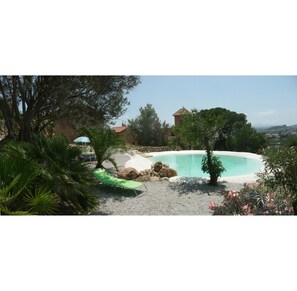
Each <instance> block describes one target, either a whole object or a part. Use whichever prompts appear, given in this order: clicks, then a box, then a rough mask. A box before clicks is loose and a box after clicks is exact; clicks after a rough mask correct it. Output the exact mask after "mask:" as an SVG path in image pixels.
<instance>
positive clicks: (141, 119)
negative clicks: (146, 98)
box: [129, 104, 169, 146]
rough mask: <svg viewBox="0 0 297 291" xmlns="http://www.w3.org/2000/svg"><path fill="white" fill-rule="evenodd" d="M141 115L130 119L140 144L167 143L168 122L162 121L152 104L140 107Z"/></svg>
mask: <svg viewBox="0 0 297 291" xmlns="http://www.w3.org/2000/svg"><path fill="white" fill-rule="evenodd" d="M139 111H140V115H139V116H137V117H136V118H135V119H131V120H129V126H130V128H131V131H132V133H133V135H134V136H135V139H136V141H137V143H138V144H140V145H143V146H162V145H166V144H167V141H168V140H167V130H168V127H169V126H168V124H167V123H166V122H165V121H164V122H163V123H161V121H160V119H159V117H158V115H157V113H156V111H155V109H154V108H153V106H152V105H151V104H147V105H146V106H145V107H144V108H142V107H141V108H140V109H139Z"/></svg>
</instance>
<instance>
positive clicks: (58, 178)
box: [0, 136, 98, 214]
mask: <svg viewBox="0 0 297 291" xmlns="http://www.w3.org/2000/svg"><path fill="white" fill-rule="evenodd" d="M79 154H80V149H79V148H76V147H70V146H69V144H68V142H67V140H66V139H65V138H63V137H61V136H56V137H54V138H52V139H49V140H47V139H45V138H44V137H42V136H35V137H34V139H33V143H19V144H8V145H7V146H6V147H5V148H4V153H3V155H4V157H5V159H7V160H8V161H7V162H6V163H8V164H9V161H14V163H13V164H14V165H15V166H16V170H15V172H13V171H11V173H12V175H14V176H17V174H18V173H19V174H20V175H21V178H22V179H24V177H26V176H27V175H29V174H27V173H32V175H31V176H30V179H29V182H30V183H29V182H28V185H27V186H26V187H25V188H22V189H21V192H20V193H21V194H20V193H19V192H18V191H17V192H16V193H17V194H18V195H19V194H20V195H21V196H23V195H24V197H26V199H22V200H20V206H18V209H22V210H23V209H27V208H26V207H24V205H23V204H26V205H29V206H30V207H31V208H30V209H31V210H32V211H36V209H38V212H37V214H53V213H56V214H88V213H90V212H92V211H93V210H94V209H95V208H96V207H97V205H98V200H97V198H96V196H95V194H94V193H93V192H92V191H91V182H92V181H93V179H92V176H91V175H90V174H89V171H88V169H87V168H86V166H85V165H83V164H82V163H81V162H80V161H78V160H77V157H78V156H79ZM25 165H29V166H31V168H32V169H31V168H29V170H28V169H27V168H26V167H25ZM8 166H9V165H7V167H8ZM29 166H27V167H29ZM7 171H8V170H7V169H3V175H5V173H6V172H7ZM33 174H34V175H33ZM1 178H2V177H1V172H0V180H1ZM3 180H4V181H8V182H11V181H12V180H11V179H8V177H6V178H4V179H3ZM19 184H20V183H19V182H18V183H15V184H14V185H12V189H13V188H15V189H16V190H17V189H18V187H16V186H18V185H19ZM4 187H9V184H8V185H4ZM0 189H1V187H0ZM16 190H15V191H16ZM24 190H26V191H24ZM49 197H51V200H50V199H49ZM47 204H51V206H52V208H51V210H46V211H45V210H44V209H43V207H45V205H47ZM15 205H17V204H15ZM54 205H55V207H54ZM8 214H9V213H8Z"/></svg>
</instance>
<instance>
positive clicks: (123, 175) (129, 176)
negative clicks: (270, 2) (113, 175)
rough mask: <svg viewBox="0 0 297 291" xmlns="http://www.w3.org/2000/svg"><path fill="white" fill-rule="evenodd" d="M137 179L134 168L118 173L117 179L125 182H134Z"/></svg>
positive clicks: (137, 175)
mask: <svg viewBox="0 0 297 291" xmlns="http://www.w3.org/2000/svg"><path fill="white" fill-rule="evenodd" d="M138 177H139V173H138V172H137V170H136V169H134V168H125V169H122V170H120V171H119V172H118V178H120V179H125V180H135V179H137V178H138Z"/></svg>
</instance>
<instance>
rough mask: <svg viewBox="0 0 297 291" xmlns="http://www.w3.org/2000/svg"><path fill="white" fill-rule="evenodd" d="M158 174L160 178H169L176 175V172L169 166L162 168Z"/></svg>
mask: <svg viewBox="0 0 297 291" xmlns="http://www.w3.org/2000/svg"><path fill="white" fill-rule="evenodd" d="M159 174H160V177H161V178H163V177H167V178H171V177H174V176H177V172H176V171H175V170H174V169H171V168H162V169H161V170H160V172H159Z"/></svg>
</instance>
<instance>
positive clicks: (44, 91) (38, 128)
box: [0, 76, 140, 142]
mask: <svg viewBox="0 0 297 291" xmlns="http://www.w3.org/2000/svg"><path fill="white" fill-rule="evenodd" d="M139 81H140V80H139V77H136V76H0V112H1V113H2V116H3V119H4V121H5V126H6V128H7V132H8V133H7V139H10V140H13V141H30V142H31V141H32V139H33V134H35V133H40V132H42V131H43V130H44V129H46V128H47V127H48V126H49V125H51V124H52V123H53V122H54V121H55V120H57V119H58V118H64V119H67V120H68V121H69V122H71V121H72V122H75V123H82V124H83V123H84V117H85V116H88V119H89V120H90V119H92V120H93V121H94V122H96V123H99V122H101V123H102V122H103V123H107V122H110V121H112V120H113V119H116V118H118V117H119V116H121V115H122V114H123V113H124V111H125V110H126V106H127V105H128V104H129V102H128V99H127V97H126V94H127V93H128V92H129V91H130V90H131V89H133V88H134V87H135V86H136V85H137V84H138V83H139Z"/></svg>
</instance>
